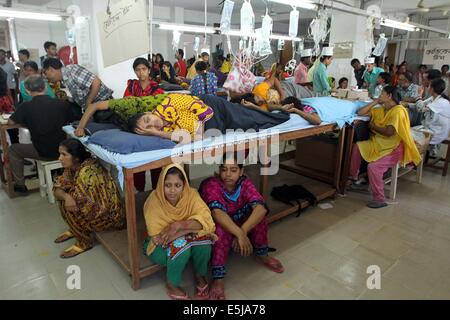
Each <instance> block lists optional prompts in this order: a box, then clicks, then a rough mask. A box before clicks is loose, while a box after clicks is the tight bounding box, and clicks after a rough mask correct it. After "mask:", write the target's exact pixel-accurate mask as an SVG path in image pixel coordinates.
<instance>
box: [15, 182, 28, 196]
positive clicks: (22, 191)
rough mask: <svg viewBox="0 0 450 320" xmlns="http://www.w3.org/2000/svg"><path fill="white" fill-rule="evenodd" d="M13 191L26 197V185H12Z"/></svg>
mask: <svg viewBox="0 0 450 320" xmlns="http://www.w3.org/2000/svg"><path fill="white" fill-rule="evenodd" d="M14 192H15V193H16V194H17V195H18V196H20V197H26V196H27V195H28V188H27V187H26V186H19V185H14Z"/></svg>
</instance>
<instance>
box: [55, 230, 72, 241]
mask: <svg viewBox="0 0 450 320" xmlns="http://www.w3.org/2000/svg"><path fill="white" fill-rule="evenodd" d="M72 238H73V233H72V232H70V231H66V232H64V233H62V234H60V235H59V236H58V238H56V239H55V243H63V242H65V241H67V240H70V239H72Z"/></svg>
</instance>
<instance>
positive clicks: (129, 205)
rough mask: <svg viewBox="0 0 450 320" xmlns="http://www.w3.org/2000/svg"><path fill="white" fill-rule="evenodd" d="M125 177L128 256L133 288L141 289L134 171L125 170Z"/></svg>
mask: <svg viewBox="0 0 450 320" xmlns="http://www.w3.org/2000/svg"><path fill="white" fill-rule="evenodd" d="M124 176H125V206H126V207H125V210H126V218H127V233H128V255H129V257H130V272H131V287H132V288H133V289H134V290H137V289H139V287H140V285H141V278H140V275H139V265H140V252H141V251H140V250H139V244H138V235H137V221H136V198H135V194H134V174H133V171H131V170H127V169H124Z"/></svg>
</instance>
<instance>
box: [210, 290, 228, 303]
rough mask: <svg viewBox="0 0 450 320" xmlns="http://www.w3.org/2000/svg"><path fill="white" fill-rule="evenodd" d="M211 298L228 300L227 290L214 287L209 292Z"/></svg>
mask: <svg viewBox="0 0 450 320" xmlns="http://www.w3.org/2000/svg"><path fill="white" fill-rule="evenodd" d="M209 300H226V298H225V290H223V289H221V288H213V289H211V291H210V292H209Z"/></svg>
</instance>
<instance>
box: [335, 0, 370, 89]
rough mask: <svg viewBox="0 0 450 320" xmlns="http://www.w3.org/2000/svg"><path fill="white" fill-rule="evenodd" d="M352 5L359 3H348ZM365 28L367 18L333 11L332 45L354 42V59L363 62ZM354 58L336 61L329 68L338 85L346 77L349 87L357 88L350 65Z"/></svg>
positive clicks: (364, 54)
mask: <svg viewBox="0 0 450 320" xmlns="http://www.w3.org/2000/svg"><path fill="white" fill-rule="evenodd" d="M347 2H348V3H352V5H355V3H356V4H357V3H358V2H359V1H347ZM365 26H366V18H365V17H360V16H356V15H353V14H348V13H344V12H339V11H336V10H334V11H333V20H332V23H331V32H330V44H335V43H339V42H349V41H352V42H353V55H352V58H357V59H359V60H360V61H361V62H363V61H364V58H365V56H366V52H365V42H364V39H365V35H364V32H365V29H366V28H365ZM352 58H349V59H334V60H333V63H332V64H331V65H330V66H329V67H328V73H329V74H330V75H331V76H332V77H334V78H335V79H336V84H337V83H338V81H339V79H340V78H342V77H346V78H347V79H349V85H350V86H355V85H356V79H355V76H354V73H353V68H352V67H351V65H350V62H351V60H352Z"/></svg>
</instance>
